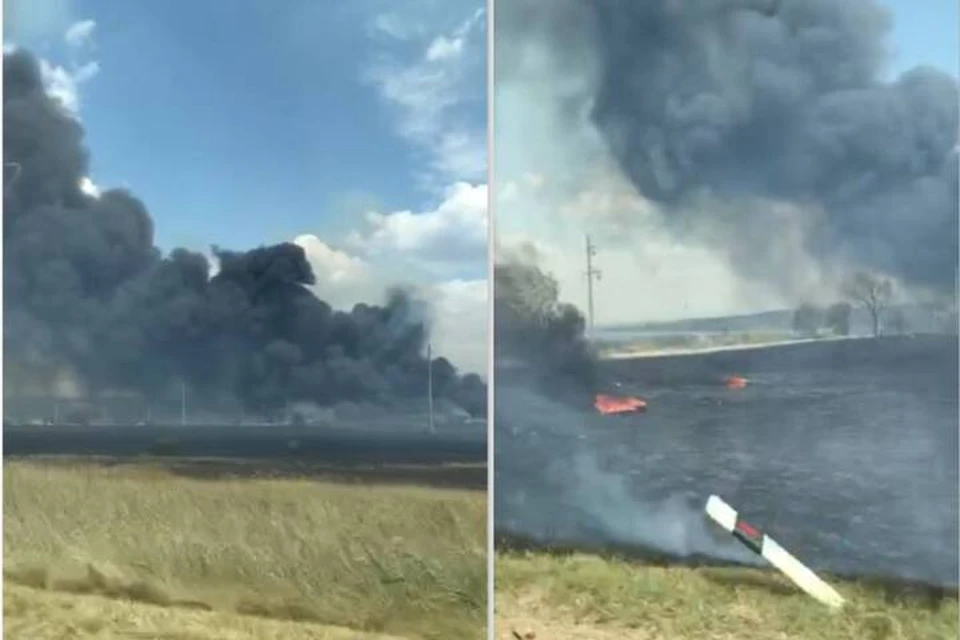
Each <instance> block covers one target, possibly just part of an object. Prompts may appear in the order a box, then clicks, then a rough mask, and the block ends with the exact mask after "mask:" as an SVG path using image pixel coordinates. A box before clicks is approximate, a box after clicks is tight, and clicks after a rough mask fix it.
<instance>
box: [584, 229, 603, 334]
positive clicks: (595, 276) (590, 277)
mask: <svg viewBox="0 0 960 640" xmlns="http://www.w3.org/2000/svg"><path fill="white" fill-rule="evenodd" d="M595 255H597V247H596V246H594V244H593V243H592V242H591V241H590V236H589V235H588V236H587V273H586V275H587V316H588V317H587V322H588V326H589V328H590V337H593V281H594V280H597V281H598V282H599V280H600V277H601V273H600V270H599V269H597V268H596V267H594V266H593V257H594V256H595Z"/></svg>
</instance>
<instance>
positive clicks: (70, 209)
mask: <svg viewBox="0 0 960 640" xmlns="http://www.w3.org/2000/svg"><path fill="white" fill-rule="evenodd" d="M3 83H4V102H3V118H4V140H3V150H4V162H5V165H4V210H5V216H4V226H3V231H4V238H3V242H4V252H5V253H4V312H5V315H4V349H5V353H4V372H5V375H6V383H7V385H8V386H7V389H8V391H12V392H14V393H16V392H17V391H21V392H34V393H36V392H44V393H49V392H51V391H52V390H53V387H54V386H55V383H56V381H57V380H58V379H61V378H62V377H64V376H67V377H71V378H73V379H78V380H79V382H80V385H81V386H82V387H83V392H84V393H87V394H97V393H99V392H105V391H111V392H112V391H129V392H136V393H141V394H144V395H146V396H148V397H153V398H161V397H164V396H165V395H166V394H167V392H168V390H169V389H171V388H178V387H179V385H180V383H181V382H184V383H185V384H186V385H187V386H188V388H189V389H190V390H191V393H192V395H193V396H194V397H196V398H202V399H203V401H204V402H205V403H208V404H209V405H210V406H211V407H224V406H236V405H239V406H240V407H242V408H243V409H244V410H246V411H252V412H256V413H261V414H264V413H269V412H271V411H274V410H276V409H279V408H281V407H283V406H285V405H286V404H287V403H293V402H298V401H303V402H313V403H316V404H319V405H331V404H334V403H337V402H343V401H353V402H374V403H388V402H390V401H392V400H395V399H401V398H405V397H423V396H425V394H426V370H427V361H426V360H425V358H424V356H423V353H424V350H425V343H426V338H427V329H426V326H425V323H424V318H425V313H424V309H423V304H421V303H420V302H418V301H417V300H415V299H413V298H412V297H411V296H410V295H408V294H407V293H405V292H403V291H400V290H397V291H395V292H393V293H392V294H391V295H390V296H389V297H388V300H387V301H386V303H385V304H384V305H382V306H374V305H366V304H359V305H357V306H356V307H354V308H353V310H352V311H350V312H343V311H338V310H334V309H332V308H331V307H330V306H329V305H328V304H327V303H325V302H324V301H322V300H320V299H318V298H317V297H316V296H315V295H313V294H312V293H311V292H310V291H309V290H308V289H307V288H306V287H307V286H308V285H312V284H314V275H313V273H312V270H311V267H310V264H309V262H308V261H307V259H306V257H305V255H304V251H303V249H302V248H300V247H299V246H297V245H295V244H293V243H283V244H279V245H275V246H267V247H260V248H257V249H253V250H251V251H246V252H234V251H227V250H223V249H219V248H214V254H215V256H216V259H217V260H218V261H219V271H218V272H217V273H216V275H214V276H213V277H210V275H209V274H210V265H209V264H208V261H207V259H206V258H205V257H204V256H203V255H201V254H198V253H192V252H190V251H187V250H184V249H176V250H174V251H173V252H171V253H170V254H169V255H167V256H162V255H161V253H160V251H159V250H158V249H157V248H156V247H155V246H154V244H153V236H154V222H153V220H152V219H151V217H150V215H149V213H148V211H147V209H146V207H145V206H144V204H143V203H142V202H141V201H140V200H138V199H137V198H136V197H135V196H134V195H133V194H131V193H129V192H127V191H122V190H110V191H106V192H104V193H103V194H102V195H101V196H99V197H91V196H89V195H87V194H85V193H83V192H82V191H81V189H80V186H79V185H80V181H81V179H82V178H84V177H85V176H86V175H87V163H88V157H87V151H86V149H85V148H84V146H83V136H84V132H83V128H82V126H81V125H80V124H79V123H78V122H77V121H76V120H75V119H73V118H72V117H71V116H70V115H68V114H67V113H66V112H65V111H64V110H63V109H62V107H61V106H60V105H59V104H58V103H57V102H56V101H55V100H53V99H51V98H50V97H49V96H48V95H47V94H46V93H45V91H44V88H43V84H42V79H41V74H40V70H39V67H38V64H37V61H36V60H35V59H34V58H33V57H32V56H31V55H30V54H29V53H27V52H24V51H20V50H18V51H16V52H14V53H12V54H4V71H3ZM433 371H434V392H435V394H436V395H437V396H438V397H446V398H449V399H451V400H453V401H455V402H456V403H458V404H459V405H461V406H462V407H464V408H465V409H467V410H468V411H469V412H471V413H472V414H474V415H482V414H484V413H485V407H486V390H485V385H484V383H483V382H482V380H481V379H480V378H479V376H477V375H475V374H468V375H465V376H461V375H459V374H458V373H457V371H456V370H455V368H454V367H453V366H452V365H451V364H450V363H449V362H448V361H447V360H445V359H444V358H439V359H437V360H436V361H435V362H434V367H433Z"/></svg>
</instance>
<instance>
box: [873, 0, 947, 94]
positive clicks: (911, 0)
mask: <svg viewBox="0 0 960 640" xmlns="http://www.w3.org/2000/svg"><path fill="white" fill-rule="evenodd" d="M883 4H885V5H886V6H887V7H889V8H890V10H891V12H892V13H893V19H894V23H893V34H892V40H893V42H892V46H893V48H894V60H893V71H894V73H898V72H901V71H904V70H905V69H908V68H910V67H913V66H916V65H918V64H929V65H933V66H935V67H939V68H941V69H943V70H944V71H947V72H949V73H952V74H953V75H954V76H960V41H958V38H960V36H958V34H957V32H958V30H960V12H958V6H960V3H958V2H957V0H886V1H885V2H883Z"/></svg>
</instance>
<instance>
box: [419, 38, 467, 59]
mask: <svg viewBox="0 0 960 640" xmlns="http://www.w3.org/2000/svg"><path fill="white" fill-rule="evenodd" d="M461 53H463V38H447V37H446V36H437V37H436V38H434V40H433V42H431V43H430V46H429V47H428V48H427V54H426V58H427V61H429V62H436V61H437V60H446V59H448V58H456V57H457V56H459V55H460V54H461Z"/></svg>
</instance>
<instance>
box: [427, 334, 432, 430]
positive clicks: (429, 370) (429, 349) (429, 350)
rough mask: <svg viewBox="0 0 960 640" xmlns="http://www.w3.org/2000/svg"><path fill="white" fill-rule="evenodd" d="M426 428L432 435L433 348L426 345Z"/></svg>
mask: <svg viewBox="0 0 960 640" xmlns="http://www.w3.org/2000/svg"><path fill="white" fill-rule="evenodd" d="M427 428H428V429H429V430H430V433H433V348H432V346H431V345H430V343H429V342H428V343H427Z"/></svg>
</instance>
